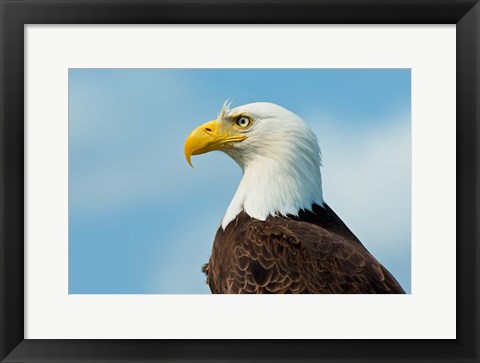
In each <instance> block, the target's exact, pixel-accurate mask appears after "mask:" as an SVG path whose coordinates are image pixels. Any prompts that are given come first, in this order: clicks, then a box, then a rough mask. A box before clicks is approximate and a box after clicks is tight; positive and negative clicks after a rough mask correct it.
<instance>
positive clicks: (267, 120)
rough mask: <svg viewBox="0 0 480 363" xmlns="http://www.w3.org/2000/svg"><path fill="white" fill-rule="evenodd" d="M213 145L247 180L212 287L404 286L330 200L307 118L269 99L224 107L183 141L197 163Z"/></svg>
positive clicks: (232, 211) (391, 290)
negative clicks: (347, 224) (199, 156)
mask: <svg viewBox="0 0 480 363" xmlns="http://www.w3.org/2000/svg"><path fill="white" fill-rule="evenodd" d="M213 150H220V151H223V152H225V153H226V154H227V155H229V156H230V157H231V158H232V159H233V160H235V161H236V162H237V163H238V165H239V166H240V168H241V169H242V171H243V177H242V180H241V182H240V185H239V186H238V189H237V192H236V193H235V196H234V197H233V200H232V201H231V203H230V205H229V207H228V208H227V211H226V213H225V216H224V217H223V220H222V222H221V225H220V227H219V228H218V231H217V234H216V236H215V240H214V242H213V248H212V254H211V257H210V259H209V261H208V263H207V264H205V265H204V266H203V271H204V273H205V274H206V275H207V283H208V285H209V286H210V289H211V291H212V293H217V294H226V293H234V294H237V293H256V294H267V293H293V294H296V293H304V294H342V293H343V294H345V293H346V294H368V293H372V294H402V293H405V292H404V291H403V289H402V287H401V286H400V284H399V283H398V282H397V281H396V280H395V278H394V277H393V276H392V274H391V273H390V272H388V271H387V269H386V268H385V267H383V266H382V265H381V264H380V262H378V261H377V260H376V259H375V257H373V256H372V255H371V254H370V252H369V251H368V250H367V249H366V248H365V246H364V245H363V244H362V243H361V242H360V241H359V240H358V238H357V237H356V236H355V235H354V234H353V233H352V232H351V231H350V229H348V227H347V226H346V225H345V223H343V222H342V220H341V219H340V218H339V217H338V216H337V215H336V214H335V212H334V211H333V210H332V209H331V208H330V207H329V206H328V205H327V204H326V203H325V201H324V200H323V194H322V181H321V174H320V166H321V156H320V148H319V146H318V141H317V138H316V136H315V134H314V133H313V132H312V131H311V130H310V128H309V127H308V126H307V124H306V123H305V122H304V121H303V120H302V119H301V118H300V117H299V116H297V115H296V114H294V113H293V112H291V111H289V110H287V109H285V108H283V107H281V106H278V105H276V104H273V103H267V102H258V103H251V104H247V105H244V106H239V107H236V108H234V109H230V108H229V106H228V104H224V106H223V108H222V110H221V112H220V114H219V116H218V117H217V119H216V120H213V121H210V122H207V123H205V124H203V125H201V126H199V127H198V128H196V129H195V130H193V131H192V133H191V134H190V135H189V136H188V137H187V139H186V141H185V157H186V159H187V161H188V163H189V164H190V165H192V164H191V156H192V155H198V154H203V153H206V152H209V151H213Z"/></svg>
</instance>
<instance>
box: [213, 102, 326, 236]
mask: <svg viewBox="0 0 480 363" xmlns="http://www.w3.org/2000/svg"><path fill="white" fill-rule="evenodd" d="M238 114H246V115H248V116H250V118H251V119H252V125H251V126H250V127H249V128H248V129H247V130H245V131H244V133H245V135H246V136H247V139H245V140H244V141H242V142H239V143H235V144H234V145H233V146H232V147H231V148H228V149H225V150H224V151H225V152H226V153H227V154H228V155H230V156H231V157H232V158H233V159H234V160H235V161H236V162H237V163H238V164H239V165H240V167H241V168H242V170H243V172H244V175H243V178H242V180H241V182H240V185H239V186H238V189H237V192H236V193H235V196H234V198H233V200H232V201H231V203H230V205H229V207H228V209H227V212H226V214H225V216H224V217H223V220H222V228H223V229H225V228H226V227H227V225H228V224H229V223H230V222H231V221H232V220H233V219H235V217H236V216H237V215H238V214H239V213H240V212H241V211H242V210H244V211H245V212H246V213H247V214H248V215H249V216H250V217H252V218H256V219H259V220H265V219H266V218H267V217H268V216H275V215H282V216H286V215H289V214H290V215H298V213H299V212H300V210H302V209H305V210H311V208H312V205H313V204H318V205H323V196H322V180H321V173H320V166H321V156H320V148H319V146H318V141H317V138H316V136H315V134H314V133H313V132H312V131H311V130H310V128H309V127H308V126H307V124H306V123H305V122H304V121H303V120H302V119H301V118H300V117H299V116H297V115H296V114H294V113H293V112H290V111H289V110H287V109H285V108H283V107H280V106H278V105H276V104H273V103H267V102H258V103H250V104H247V105H243V106H239V107H236V108H234V109H232V110H230V109H228V105H227V104H225V105H224V107H223V108H222V111H221V112H220V115H219V117H218V121H219V122H222V121H223V120H227V119H228V118H229V117H230V116H234V115H238Z"/></svg>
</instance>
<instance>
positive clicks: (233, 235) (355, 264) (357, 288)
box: [204, 207, 404, 294]
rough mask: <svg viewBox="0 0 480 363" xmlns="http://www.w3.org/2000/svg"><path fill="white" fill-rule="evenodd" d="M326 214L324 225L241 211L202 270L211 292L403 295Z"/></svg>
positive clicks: (218, 238)
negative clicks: (253, 215)
mask: <svg viewBox="0 0 480 363" xmlns="http://www.w3.org/2000/svg"><path fill="white" fill-rule="evenodd" d="M327 208H328V207H327ZM326 212H327V213H328V214H329V216H330V217H331V219H330V220H328V218H327V219H326V218H322V221H323V222H322V223H323V225H319V224H318V223H317V224H316V223H315V221H312V220H309V221H304V220H301V219H299V218H297V219H290V218H281V217H275V218H273V217H272V218H268V219H267V220H266V221H259V220H255V219H252V218H250V217H249V216H248V215H246V214H245V213H241V214H240V215H239V216H237V218H236V219H235V220H234V221H233V222H232V223H230V224H229V225H228V226H227V228H226V229H225V231H223V230H222V229H221V228H220V229H219V230H218V232H217V235H216V237H215V241H214V246H213V250H212V256H211V258H210V261H209V263H208V264H207V265H205V266H204V272H205V273H206V274H207V282H208V284H209V286H210V289H211V291H212V292H213V293H236V294H238V293H239V294H242V293H257V294H268V293H276V294H278V293H310V294H324V293H330V294H332V293H333V294H340V293H356V294H366V293H380V294H385V293H387V294H388V293H404V291H403V289H402V288H401V287H400V285H399V284H398V282H397V281H396V280H395V278H394V277H393V276H392V275H391V274H390V273H389V272H388V271H387V270H386V269H385V268H384V267H383V266H382V265H381V264H380V263H379V262H378V261H377V260H376V259H375V258H374V257H373V256H372V255H371V254H370V253H369V252H368V251H367V250H366V248H365V247H364V246H363V245H362V244H361V243H360V242H359V241H358V239H356V237H355V236H354V235H353V234H352V233H351V232H350V231H349V230H348V228H346V226H345V225H344V224H343V222H341V221H340V220H339V219H338V217H336V215H335V214H334V213H333V211H331V210H330V209H329V208H328V209H326ZM322 213H324V212H323V211H322ZM332 213H333V215H332ZM324 217H325V216H324ZM334 217H336V218H337V219H338V220H336V219H335V218H334ZM325 221H327V223H325ZM332 221H334V223H330V222H332Z"/></svg>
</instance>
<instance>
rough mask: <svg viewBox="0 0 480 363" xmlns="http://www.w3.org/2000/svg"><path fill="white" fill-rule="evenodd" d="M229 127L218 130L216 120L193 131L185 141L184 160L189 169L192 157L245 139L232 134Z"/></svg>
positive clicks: (242, 136)
mask: <svg viewBox="0 0 480 363" xmlns="http://www.w3.org/2000/svg"><path fill="white" fill-rule="evenodd" d="M232 131H233V130H232V129H231V128H230V127H226V128H225V129H222V130H220V129H219V124H218V122H217V120H213V121H209V122H207V123H204V124H203V125H201V126H199V127H197V128H196V129H195V130H193V131H192V132H191V133H190V135H188V137H187V140H185V158H186V159H187V161H188V163H189V164H190V166H191V167H193V165H192V162H191V160H190V159H191V157H192V155H199V154H204V153H207V152H209V151H213V150H219V149H221V148H222V147H223V146H224V145H225V144H228V143H231V142H235V141H237V142H238V141H242V140H245V139H246V138H247V137H246V136H244V135H238V134H235V133H233V132H232Z"/></svg>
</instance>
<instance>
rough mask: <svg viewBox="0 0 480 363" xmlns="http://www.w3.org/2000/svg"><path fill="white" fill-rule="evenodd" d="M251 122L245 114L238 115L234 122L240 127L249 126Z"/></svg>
mask: <svg viewBox="0 0 480 363" xmlns="http://www.w3.org/2000/svg"><path fill="white" fill-rule="evenodd" d="M251 123H252V120H250V118H249V117H247V116H240V117H239V118H237V120H236V124H237V125H238V126H240V127H241V128H242V129H244V128H246V127H248V126H250V124H251Z"/></svg>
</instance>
